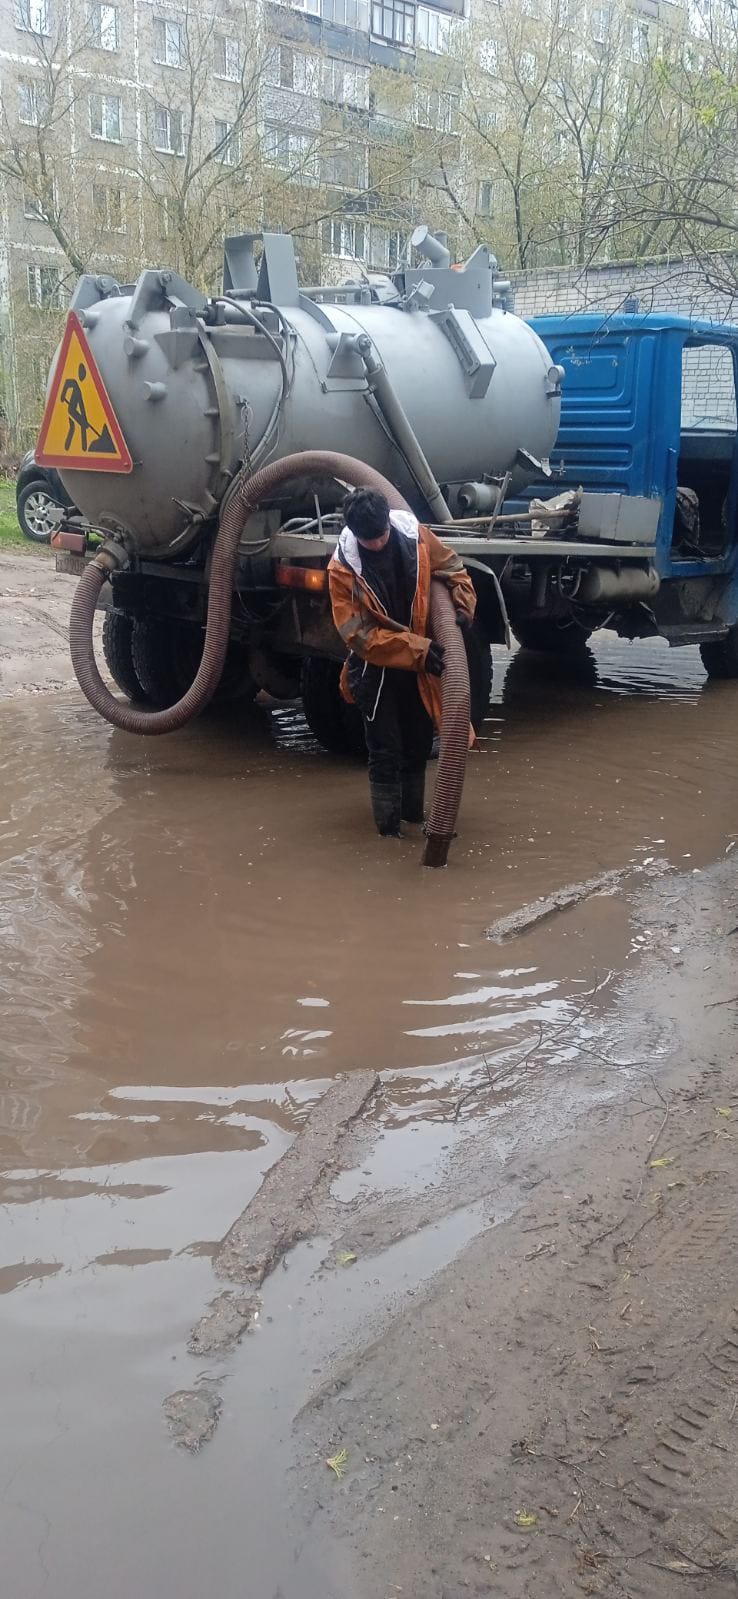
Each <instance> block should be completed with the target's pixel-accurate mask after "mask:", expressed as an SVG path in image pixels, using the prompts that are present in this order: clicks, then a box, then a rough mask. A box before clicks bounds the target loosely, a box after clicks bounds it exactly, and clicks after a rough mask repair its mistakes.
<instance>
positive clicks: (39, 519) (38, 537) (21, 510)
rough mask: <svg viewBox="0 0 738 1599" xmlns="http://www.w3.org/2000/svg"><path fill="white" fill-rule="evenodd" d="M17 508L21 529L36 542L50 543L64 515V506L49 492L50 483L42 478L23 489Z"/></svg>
mask: <svg viewBox="0 0 738 1599" xmlns="http://www.w3.org/2000/svg"><path fill="white" fill-rule="evenodd" d="M16 510H17V515H18V521H19V523H20V527H21V531H22V532H23V533H25V536H26V538H27V539H31V541H32V542H33V543H34V544H48V542H49V540H50V538H51V535H52V533H53V531H54V529H55V528H56V527H58V526H59V523H60V521H61V519H62V517H63V515H64V506H63V505H60V504H59V501H58V500H55V499H54V496H53V494H50V493H49V489H48V485H47V484H46V483H44V482H43V479H41V478H37V479H35V480H34V482H33V483H27V484H26V486H25V488H24V489H21V492H20V494H19V495H18V499H17V503H16Z"/></svg>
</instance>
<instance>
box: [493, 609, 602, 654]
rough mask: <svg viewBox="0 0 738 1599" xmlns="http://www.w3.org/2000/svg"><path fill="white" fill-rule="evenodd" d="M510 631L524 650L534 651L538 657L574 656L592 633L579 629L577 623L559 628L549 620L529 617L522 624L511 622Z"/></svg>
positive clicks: (583, 628) (585, 628)
mask: <svg viewBox="0 0 738 1599" xmlns="http://www.w3.org/2000/svg"><path fill="white" fill-rule="evenodd" d="M512 630H513V633H514V634H515V637H516V639H517V641H518V644H519V645H520V646H521V649H524V650H535V651H537V653H538V654H540V655H575V654H578V653H579V651H580V650H582V649H584V646H585V644H586V643H587V640H588V638H589V637H590V634H591V632H592V629H591V628H587V627H580V626H579V623H578V622H575V623H572V624H571V626H566V627H560V626H559V624H558V622H555V621H552V620H551V619H550V618H543V617H542V618H541V619H540V620H538V619H536V618H535V617H529V618H528V619H527V620H526V621H524V622H513V624H512Z"/></svg>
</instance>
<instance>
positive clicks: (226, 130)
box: [213, 117, 239, 167]
mask: <svg viewBox="0 0 738 1599" xmlns="http://www.w3.org/2000/svg"><path fill="white" fill-rule="evenodd" d="M213 153H214V155H215V156H216V157H217V159H218V161H222V163H223V166H224V167H235V166H238V156H239V140H238V134H237V133H234V131H233V123H232V122H221V121H220V120H219V119H218V117H216V119H215V149H214V152H213Z"/></svg>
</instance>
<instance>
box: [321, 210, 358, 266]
mask: <svg viewBox="0 0 738 1599" xmlns="http://www.w3.org/2000/svg"><path fill="white" fill-rule="evenodd" d="M368 233H369V228H368V225H367V223H366V222H365V221H364V218H363V217H327V218H326V220H325V222H324V223H323V241H322V242H323V254H324V255H329V256H331V257H332V259H333V260H334V261H364V260H366V247H367V241H368ZM326 236H327V242H326ZM357 246H360V248H357Z"/></svg>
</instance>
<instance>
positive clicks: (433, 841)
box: [423, 833, 454, 866]
mask: <svg viewBox="0 0 738 1599" xmlns="http://www.w3.org/2000/svg"><path fill="white" fill-rule="evenodd" d="M453 836H454V835H453V833H430V834H429V835H428V837H427V839H426V841H425V850H424V852H423V865H424V866H445V865H446V864H447V862H448V851H449V846H450V843H451V840H452V838H453Z"/></svg>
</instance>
